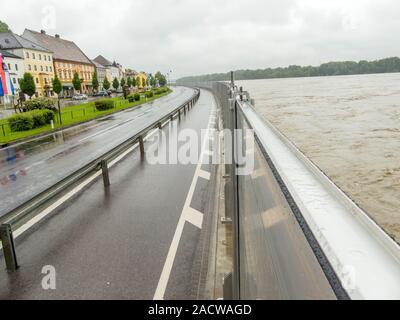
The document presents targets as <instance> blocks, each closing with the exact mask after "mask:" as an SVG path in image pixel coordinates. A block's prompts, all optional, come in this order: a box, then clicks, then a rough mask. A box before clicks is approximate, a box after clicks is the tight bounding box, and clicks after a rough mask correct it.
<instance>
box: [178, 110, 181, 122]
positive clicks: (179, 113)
mask: <svg viewBox="0 0 400 320" xmlns="http://www.w3.org/2000/svg"><path fill="white" fill-rule="evenodd" d="M178 117H179V121H180V120H181V110H180V109H179V111H178Z"/></svg>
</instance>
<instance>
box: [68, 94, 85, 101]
mask: <svg viewBox="0 0 400 320" xmlns="http://www.w3.org/2000/svg"><path fill="white" fill-rule="evenodd" d="M87 98H88V97H87V95H86V94H75V95H74V96H73V97H72V100H87Z"/></svg>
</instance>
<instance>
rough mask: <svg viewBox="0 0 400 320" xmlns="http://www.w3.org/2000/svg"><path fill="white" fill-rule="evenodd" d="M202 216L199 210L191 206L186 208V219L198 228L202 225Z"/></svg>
mask: <svg viewBox="0 0 400 320" xmlns="http://www.w3.org/2000/svg"><path fill="white" fill-rule="evenodd" d="M203 216H204V215H203V214H202V213H201V212H200V211H198V210H196V209H193V208H187V211H186V212H185V219H186V221H187V222H190V223H191V224H193V225H194V226H196V227H197V228H199V229H201V228H202V226H203Z"/></svg>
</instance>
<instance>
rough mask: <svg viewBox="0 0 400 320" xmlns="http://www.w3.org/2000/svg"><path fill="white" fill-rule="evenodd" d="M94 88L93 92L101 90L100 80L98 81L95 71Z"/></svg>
mask: <svg viewBox="0 0 400 320" xmlns="http://www.w3.org/2000/svg"><path fill="white" fill-rule="evenodd" d="M92 86H93V90H95V91H97V90H99V80H98V79H97V71H95V72H94V74H93V79H92Z"/></svg>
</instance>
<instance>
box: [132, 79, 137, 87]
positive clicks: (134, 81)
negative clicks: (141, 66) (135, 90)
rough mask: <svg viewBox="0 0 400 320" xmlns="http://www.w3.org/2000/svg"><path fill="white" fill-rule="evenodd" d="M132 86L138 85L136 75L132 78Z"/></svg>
mask: <svg viewBox="0 0 400 320" xmlns="http://www.w3.org/2000/svg"><path fill="white" fill-rule="evenodd" d="M132 87H136V79H135V77H133V78H132Z"/></svg>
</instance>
